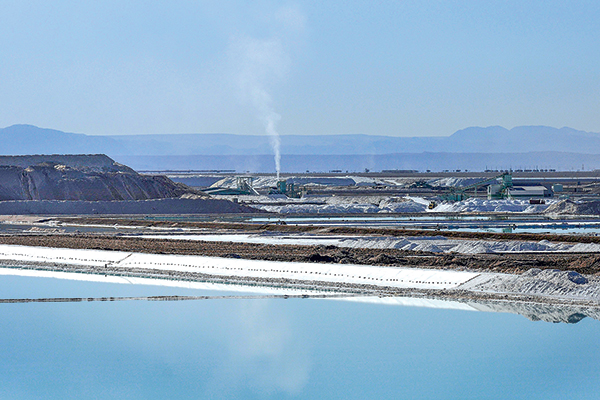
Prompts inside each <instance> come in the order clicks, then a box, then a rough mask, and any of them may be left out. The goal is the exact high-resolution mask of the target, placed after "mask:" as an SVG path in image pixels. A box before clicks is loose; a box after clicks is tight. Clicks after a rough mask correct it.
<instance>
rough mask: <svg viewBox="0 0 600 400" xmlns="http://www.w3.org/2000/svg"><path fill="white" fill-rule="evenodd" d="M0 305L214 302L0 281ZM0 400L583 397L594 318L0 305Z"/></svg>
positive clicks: (596, 333)
mask: <svg viewBox="0 0 600 400" xmlns="http://www.w3.org/2000/svg"><path fill="white" fill-rule="evenodd" d="M0 293H2V296H1V297H2V298H37V297H67V296H81V297H97V296H147V295H167V294H179V295H194V294H211V295H215V294H220V292H209V291H198V290H190V289H183V288H173V287H161V286H135V285H119V284H110V283H97V282H81V281H70V280H59V279H53V278H33V277H23V276H10V275H4V276H0ZM0 319H1V321H2V324H1V325H0V326H1V327H0V340H1V341H2V343H1V346H0V369H1V371H0V397H1V398H15V399H39V398H44V399H82V398H94V399H167V398H169V399H199V398H210V399H232V398H236V399H263V398H266V399H319V398H323V399H361V400H362V399H396V398H401V399H466V398H470V399H515V398H516V399H565V398H568V399H590V398H597V395H598V393H599V392H600V380H598V379H597V377H598V375H599V374H600V341H598V337H600V322H599V321H597V320H594V319H591V318H584V319H583V320H581V321H579V322H578V323H576V324H564V323H561V324H552V323H546V322H540V321H538V322H532V321H530V320H528V319H526V318H525V317H523V316H520V315H513V314H503V313H484V312H475V311H461V310H444V309H430V308H423V307H403V306H396V305H385V304H378V303H367V302H361V301H344V300H322V299H292V298H290V299H260V300H257V299H218V300H215V299H213V300H194V301H171V302H166V301H121V302H80V303H26V304H0Z"/></svg>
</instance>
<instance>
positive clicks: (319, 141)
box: [0, 125, 600, 172]
mask: <svg viewBox="0 0 600 400" xmlns="http://www.w3.org/2000/svg"><path fill="white" fill-rule="evenodd" d="M0 140H1V143H2V147H1V150H0V153H1V154H5V155H23V154H91V153H103V154H107V155H109V156H110V157H113V158H114V159H116V160H117V161H120V162H126V163H129V165H131V166H132V167H133V168H136V169H237V170H240V171H241V170H249V171H252V172H266V171H272V170H273V168H274V166H273V165H272V161H271V157H270V156H271V154H272V153H273V151H272V149H271V145H270V142H269V137H268V136H266V135H265V136H251V135H232V134H163V135H121V136H91V135H85V134H77V133H67V132H61V131H57V130H53V129H42V128H38V127H35V126H32V125H13V126H10V127H7V128H4V129H0ZM281 153H282V154H283V160H282V165H283V170H284V171H288V172H294V171H296V172H297V171H305V170H307V169H309V170H329V169H342V170H347V169H348V170H352V171H356V170H361V169H364V168H370V169H373V170H378V169H432V170H435V169H471V170H476V169H484V168H485V166H487V167H494V166H495V167H496V168H501V167H503V168H508V167H513V168H533V167H535V166H539V167H540V168H542V167H544V168H556V169H572V168H577V169H578V168H579V167H580V165H581V164H582V163H584V164H587V166H586V169H589V168H600V159H599V157H596V156H595V155H598V154H600V133H593V132H584V131H578V130H575V129H571V128H560V129H557V128H552V127H547V126H520V127H516V128H513V129H510V130H508V129H505V128H502V127H499V126H492V127H486V128H480V127H471V128H466V129H463V130H460V131H457V132H455V133H454V134H452V135H450V136H438V137H392V136H371V135H314V136H300V135H286V136H282V137H281ZM432 153H436V154H437V155H434V154H432ZM459 154H462V156H459ZM518 154H520V156H519V155H518ZM578 154H581V155H586V156H585V157H579V156H578ZM383 155H386V156H385V157H381V156H383ZM286 156H287V157H286ZM290 156H295V157H290ZM320 156H321V157H320ZM286 159H287V160H288V161H289V162H288V163H287V164H286ZM293 160H295V161H294V162H292V161H293ZM309 160H311V161H309ZM360 160H362V161H360ZM597 160H598V161H597ZM324 163H326V164H327V165H328V166H326V165H323V164H324ZM152 166H154V168H153V167H152ZM211 166H212V167H211ZM227 166H229V167H230V168H224V167H227ZM426 166H429V168H427V167H426ZM311 167H312V168H311Z"/></svg>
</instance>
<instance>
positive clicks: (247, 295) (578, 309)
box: [0, 268, 600, 349]
mask: <svg viewBox="0 0 600 400" xmlns="http://www.w3.org/2000/svg"><path fill="white" fill-rule="evenodd" d="M1 275H6V276H26V277H38V278H42V279H50V278H57V279H63V280H76V281H79V282H81V281H90V282H105V283H111V284H115V283H117V284H125V285H126V286H128V287H152V286H156V287H168V288H170V289H171V290H176V289H177V288H182V289H188V290H189V289H200V290H203V291H209V292H208V293H209V294H207V295H197V294H196V293H194V294H190V295H181V293H177V292H173V293H172V294H169V295H160V296H156V295H152V296H137V297H135V296H134V297H131V296H126V297H114V296H113V297H90V296H81V297H42V298H40V297H38V298H33V297H29V298H27V297H22V298H7V297H4V298H0V303H32V302H38V303H58V302H65V303H67V302H91V301H125V300H132V301H134V300H152V301H199V300H222V299H238V300H256V299H268V298H271V299H276V298H279V299H287V298H295V297H300V298H327V299H334V300H341V301H351V302H362V303H372V304H380V305H395V306H403V307H425V308H437V309H449V310H463V311H480V312H496V313H511V314H519V315H522V316H524V317H525V318H527V319H529V320H531V321H544V322H551V323H568V324H574V323H578V322H579V321H581V320H582V319H584V318H586V317H590V318H592V319H595V320H600V309H598V308H595V307H584V306H567V305H554V304H538V303H526V302H511V301H494V300H487V301H484V300H477V301H475V300H469V299H465V300H455V299H453V300H448V299H446V298H443V297H415V298H412V297H402V296H394V297H391V296H390V297H388V296H381V297H373V296H361V295H348V294H347V293H335V292H331V291H327V292H321V291H317V290H302V289H297V288H295V289H291V288H287V287H285V288H284V287H276V286H268V287H261V286H256V285H252V286H250V285H243V284H235V285H225V284H219V283H210V282H189V281H185V282H184V281H176V280H164V279H150V278H130V277H117V276H102V275H96V274H81V273H77V274H74V273H65V272H56V271H36V270H32V269H27V270H20V269H15V268H0V276H1ZM211 292H213V293H211ZM214 292H232V293H231V294H229V295H225V296H223V295H220V294H219V293H217V294H216V295H215V293H214ZM240 293H242V294H240ZM247 304H254V303H247ZM247 307H250V306H247ZM253 307H254V306H253ZM258 311H259V310H253V309H248V310H246V312H245V313H244V315H248V316H252V317H253V318H250V319H248V320H244V321H246V323H247V324H246V328H252V327H254V328H256V329H257V327H258V326H267V324H263V325H260V324H250V322H251V321H253V320H257V319H258V318H259V317H260V315H261V314H260V313H259V312H258ZM280 330H281V329H280ZM280 330H279V331H280ZM277 331H278V330H273V331H272V332H277ZM270 343H271V344H274V343H277V341H276V340H272V341H270ZM252 348H257V349H258V348H260V346H252Z"/></svg>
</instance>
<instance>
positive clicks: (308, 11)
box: [0, 0, 600, 136]
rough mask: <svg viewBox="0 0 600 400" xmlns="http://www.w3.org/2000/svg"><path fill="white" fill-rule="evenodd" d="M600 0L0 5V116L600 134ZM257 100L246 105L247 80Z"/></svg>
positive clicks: (84, 123)
mask: <svg viewBox="0 0 600 400" xmlns="http://www.w3.org/2000/svg"><path fill="white" fill-rule="evenodd" d="M599 39H600V3H599V2H597V1H572V2H564V1H560V2H559V1H527V2H523V1H486V2H476V1H443V2H442V1H427V2H425V1H420V2H416V1H373V2H364V1H355V2H350V3H349V2H347V1H344V2H342V1H326V2H323V1H308V0H307V1H297V2H276V1H268V0H264V1H257V2H241V1H229V2H223V1H221V2H214V1H206V2H205V1H171V2H163V1H160V2H159V1H111V0H106V1H102V2H91V1H88V2H71V1H61V0H56V1H52V2H47V1H12V0H6V1H2V2H1V3H0V55H1V57H2V58H1V62H0V102H1V103H0V104H1V105H2V106H1V107H0V126H2V127H4V126H8V125H12V124H16V123H29V124H34V125H38V126H42V127H48V128H55V129H60V130H64V131H71V132H81V133H88V134H133V133H219V132H223V133H239V134H262V133H263V132H264V126H263V122H262V121H261V118H263V116H262V115H261V113H264V112H265V107H266V109H268V110H270V111H274V112H276V113H277V114H279V115H280V116H281V119H280V121H279V125H278V128H279V131H280V133H282V134H284V135H285V134H347V133H363V134H377V135H392V136H422V135H449V134H451V133H453V132H454V131H456V130H458V129H462V128H465V127H468V126H490V125H502V126H504V127H507V128H512V127H514V126H518V125H538V124H540V125H550V126H555V127H562V126H570V127H573V128H576V129H581V130H587V131H595V132H599V131H600V112H598V109H599V106H600V82H599V73H598V66H599V65H600V56H599V55H600V40H599ZM257 90H259V91H261V93H262V92H264V93H266V94H267V95H268V96H267V97H263V98H262V99H263V101H265V103H264V104H262V103H261V104H257V102H256V97H255V96H254V95H255V93H256V91H257Z"/></svg>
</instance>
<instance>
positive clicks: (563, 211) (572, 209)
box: [545, 199, 600, 215]
mask: <svg viewBox="0 0 600 400" xmlns="http://www.w3.org/2000/svg"><path fill="white" fill-rule="evenodd" d="M545 212H546V214H558V215H598V214H600V200H595V201H585V202H577V201H573V200H569V199H565V200H562V201H559V202H558V203H556V204H553V205H551V206H550V207H548V208H547V209H546V211H545Z"/></svg>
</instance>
